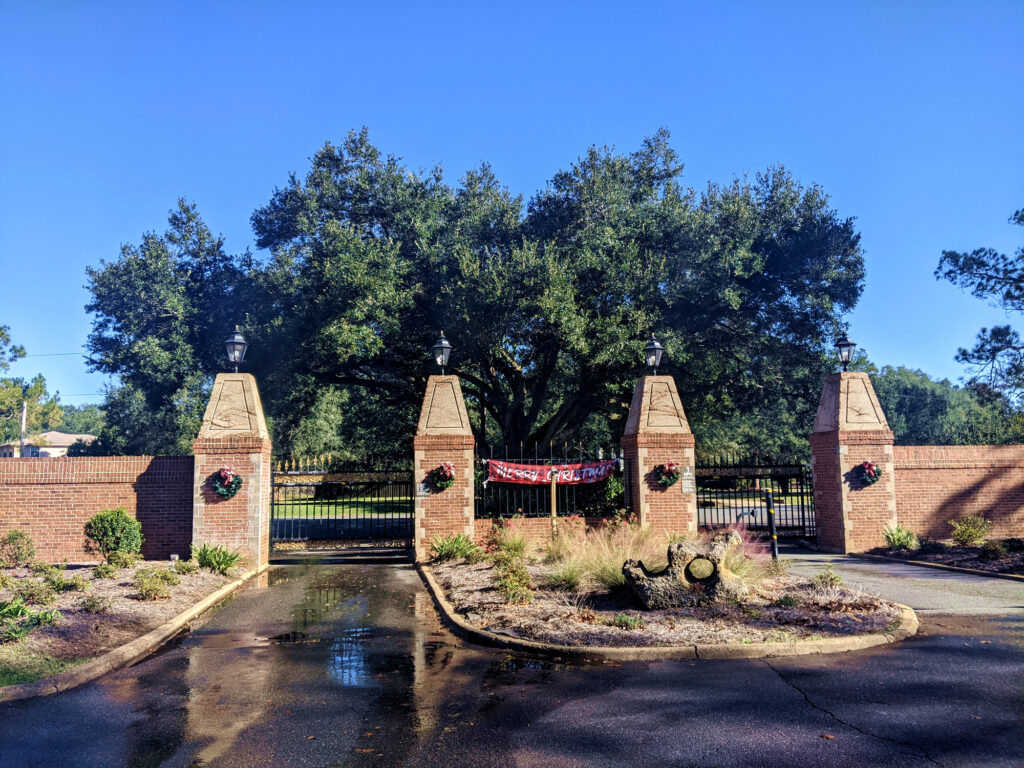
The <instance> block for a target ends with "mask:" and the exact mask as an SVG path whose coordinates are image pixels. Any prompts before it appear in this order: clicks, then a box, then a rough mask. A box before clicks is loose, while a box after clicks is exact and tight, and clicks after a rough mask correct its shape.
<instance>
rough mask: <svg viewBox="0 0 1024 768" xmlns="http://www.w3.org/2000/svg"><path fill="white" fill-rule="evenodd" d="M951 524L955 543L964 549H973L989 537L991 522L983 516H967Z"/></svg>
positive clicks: (952, 521) (951, 521) (950, 522)
mask: <svg viewBox="0 0 1024 768" xmlns="http://www.w3.org/2000/svg"><path fill="white" fill-rule="evenodd" d="M949 524H950V525H951V526H953V541H955V542H956V543H957V544H959V545H960V546H962V547H973V546H974V545H975V544H978V543H980V542H981V541H984V539H985V537H986V536H988V527H989V521H988V520H986V519H985V518H984V517H982V516H981V515H966V516H965V517H962V518H960V520H959V522H958V521H956V520H950V521H949Z"/></svg>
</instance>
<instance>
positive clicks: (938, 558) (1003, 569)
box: [871, 539, 1024, 576]
mask: <svg viewBox="0 0 1024 768" xmlns="http://www.w3.org/2000/svg"><path fill="white" fill-rule="evenodd" d="M1018 541H1019V539H1018ZM1008 549H1009V547H1008ZM982 552H983V550H982V548H981V547H961V546H958V545H956V544H952V543H949V544H947V548H946V549H945V550H944V551H942V552H921V551H920V550H913V551H910V552H903V551H893V550H890V549H886V548H885V547H879V548H878V549H875V550H872V552H871V554H874V555H885V556H887V557H898V558H901V559H903V560H920V561H922V562H925V563H939V564H941V565H955V566H957V567H959V568H974V569H975V570H979V571H987V572H989V573H1014V574H1018V575H1022V576H1024V551H1019V550H1018V551H1016V552H1014V551H1008V552H1007V554H1006V557H1000V558H996V559H990V558H986V557H983V556H982Z"/></svg>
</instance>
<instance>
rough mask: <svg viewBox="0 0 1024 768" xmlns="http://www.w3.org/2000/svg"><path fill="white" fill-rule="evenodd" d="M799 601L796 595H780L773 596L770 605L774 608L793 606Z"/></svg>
mask: <svg viewBox="0 0 1024 768" xmlns="http://www.w3.org/2000/svg"><path fill="white" fill-rule="evenodd" d="M799 603H800V601H799V600H797V598H796V595H782V596H781V597H777V598H775V600H774V601H773V602H772V605H774V606H775V607H776V608H795V607H796V606H797V605H799Z"/></svg>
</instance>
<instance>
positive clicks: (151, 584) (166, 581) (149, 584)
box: [135, 568, 181, 600]
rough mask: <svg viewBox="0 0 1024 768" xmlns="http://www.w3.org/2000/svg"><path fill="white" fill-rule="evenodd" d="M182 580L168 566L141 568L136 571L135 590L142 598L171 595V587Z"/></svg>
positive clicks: (150, 598) (154, 598)
mask: <svg viewBox="0 0 1024 768" xmlns="http://www.w3.org/2000/svg"><path fill="white" fill-rule="evenodd" d="M180 581H181V579H180V578H178V575H177V574H175V573H171V572H170V571H169V570H167V569H166V568H140V569H139V570H138V571H136V572H135V590H136V592H138V595H139V598H140V599H141V600H156V599H158V598H161V597H169V596H170V594H171V590H170V588H171V587H172V586H174V585H175V584H178V583H179V582H180Z"/></svg>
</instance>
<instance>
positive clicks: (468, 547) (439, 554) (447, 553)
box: [430, 533, 478, 563]
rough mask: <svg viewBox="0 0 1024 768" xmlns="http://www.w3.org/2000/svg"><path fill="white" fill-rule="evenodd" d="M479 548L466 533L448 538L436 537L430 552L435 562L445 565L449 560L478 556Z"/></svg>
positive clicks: (431, 543)
mask: <svg viewBox="0 0 1024 768" xmlns="http://www.w3.org/2000/svg"><path fill="white" fill-rule="evenodd" d="M477 549H478V547H477V545H476V544H474V543H473V540H472V539H471V538H469V536H467V535H466V534H464V533H456V534H451V535H448V536H443V537H442V536H435V537H434V538H433V540H432V541H431V542H430V552H431V554H432V555H433V556H434V562H437V563H443V562H445V561H447V560H462V559H469V558H471V557H473V556H474V555H475V554H476V551H477Z"/></svg>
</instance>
